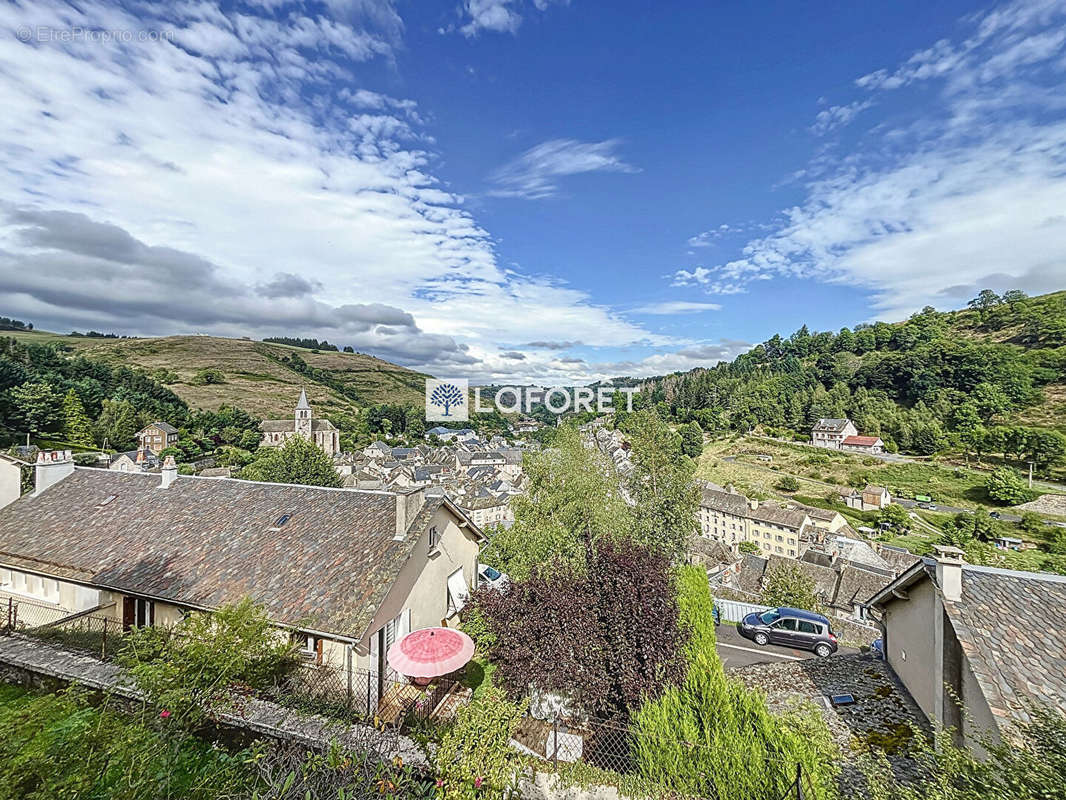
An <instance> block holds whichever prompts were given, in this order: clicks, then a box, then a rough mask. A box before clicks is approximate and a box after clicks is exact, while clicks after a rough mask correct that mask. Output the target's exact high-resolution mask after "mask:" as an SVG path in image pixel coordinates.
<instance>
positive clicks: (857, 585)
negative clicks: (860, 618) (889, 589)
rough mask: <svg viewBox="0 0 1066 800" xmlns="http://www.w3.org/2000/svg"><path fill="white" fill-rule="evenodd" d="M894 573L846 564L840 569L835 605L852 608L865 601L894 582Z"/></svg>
mask: <svg viewBox="0 0 1066 800" xmlns="http://www.w3.org/2000/svg"><path fill="white" fill-rule="evenodd" d="M892 578H893V576H892V574H891V573H889V574H887V575H886V574H885V573H883V572H874V571H873V570H867V569H861V568H859V567H856V566H853V565H851V564H846V565H845V566H844V567H842V568H841V570H840V585H839V587H838V588H837V595H836V599H835V600H834V601H833V605H835V606H839V607H841V608H847V609H850V608H851V607H852V606H853V605H855V604H861V603H865V602H866V601H867V600H868V599H869V598H870V597H872V596H873V595H874V594H875V593H877V592H879V591H880V590H881V589H883V588H884V587H886V586H888V584H890V583H892Z"/></svg>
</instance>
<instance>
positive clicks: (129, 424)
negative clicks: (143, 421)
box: [96, 400, 140, 450]
mask: <svg viewBox="0 0 1066 800" xmlns="http://www.w3.org/2000/svg"><path fill="white" fill-rule="evenodd" d="M138 430H140V425H139V424H138V419H137V409H135V408H134V407H133V404H132V403H130V402H129V401H128V400H104V402H103V410H102V411H101V412H100V417H99V419H97V420H96V435H97V438H99V440H100V441H101V442H102V443H105V444H106V446H107V447H109V448H112V449H114V450H130V449H132V448H134V447H136V446H137V431H138Z"/></svg>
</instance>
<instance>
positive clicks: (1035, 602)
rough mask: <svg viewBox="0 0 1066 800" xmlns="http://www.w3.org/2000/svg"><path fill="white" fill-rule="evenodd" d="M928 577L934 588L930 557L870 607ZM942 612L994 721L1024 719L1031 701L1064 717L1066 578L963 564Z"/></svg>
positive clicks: (890, 586)
mask: <svg viewBox="0 0 1066 800" xmlns="http://www.w3.org/2000/svg"><path fill="white" fill-rule="evenodd" d="M926 578H927V579H929V580H930V581H932V582H933V584H934V585H936V560H935V559H933V558H930V557H925V558H922V559H921V560H920V561H918V562H917V563H915V564H914V565H913V566H912V567H911V568H910V569H909V570H907V572H905V573H903V574H902V575H900V576H899V577H898V578H897V579H896V580H895V581H893V582H891V583H890V584H889V585H888V586H886V587H885V588H883V589H881V590H880V591H879V592H878V593H877V594H876V595H874V596H873V597H871V598H870V600H869V601H867V604H868V605H871V606H876V607H882V606H883V604H884V603H888V602H892V591H893V590H895V589H906V588H907V587H908V586H910V585H911V584H913V583H915V582H917V581H920V580H924V579H926ZM901 602H902V601H901ZM944 609H945V611H946V612H947V615H948V619H949V620H950V622H951V626H952V628H953V629H954V631H955V636H956V637H957V638H958V640H959V645H960V647H961V648H962V651H963V653H965V655H966V659H967V661H969V664H970V668H971V669H972V670H973V673H974V676H975V677H976V679H977V683H978V685H979V686H980V687H981V693H982V695H983V696H984V698H985V701H986V702H987V703H988V707H989V709H990V710H991V711H992V714H993V715H994V716H995V718H996V720H997V724H998V723H999V722H1000V721H1010V720H1022V721H1024V720H1026V719H1027V718H1028V715H1027V705H1028V704H1030V703H1037V704H1039V705H1043V706H1046V707H1049V708H1053V709H1057V710H1058V711H1059V713H1061V714H1063V715H1066V576H1064V575H1051V574H1048V573H1043V572H1018V571H1014V570H1006V569H998V568H996V567H979V566H974V565H971V564H963V565H962V597H961V599H960V600H958V601H955V602H952V601H948V600H945V601H944Z"/></svg>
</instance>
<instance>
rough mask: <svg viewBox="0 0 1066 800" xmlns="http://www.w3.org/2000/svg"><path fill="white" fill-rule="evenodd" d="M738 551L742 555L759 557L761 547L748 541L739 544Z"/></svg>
mask: <svg viewBox="0 0 1066 800" xmlns="http://www.w3.org/2000/svg"><path fill="white" fill-rule="evenodd" d="M737 550H738V551H740V553H741V554H742V555H751V556H757V555H759V545H757V544H755V542H749V541H747V540H744V541H743V542H738V543H737Z"/></svg>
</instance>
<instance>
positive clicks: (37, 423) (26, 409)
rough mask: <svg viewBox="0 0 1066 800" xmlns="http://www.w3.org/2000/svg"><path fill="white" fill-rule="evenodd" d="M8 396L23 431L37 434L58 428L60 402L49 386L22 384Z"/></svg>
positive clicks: (44, 384)
mask: <svg viewBox="0 0 1066 800" xmlns="http://www.w3.org/2000/svg"><path fill="white" fill-rule="evenodd" d="M9 394H10V396H11V402H12V403H13V404H14V407H15V414H16V417H17V419H18V422H19V423H20V424H21V425H22V426H23V430H26V431H29V432H30V433H33V434H37V433H42V432H44V431H52V430H55V429H56V428H57V427H58V426H59V424H60V422H61V419H60V408H61V405H62V401H61V399H60V397H59V395H57V394H56V393H55V390H54V389H52V387H51V385H50V384H47V383H24V384H22V385H21V386H16V387H14V388H13V389H11V390H10V392H9Z"/></svg>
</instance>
